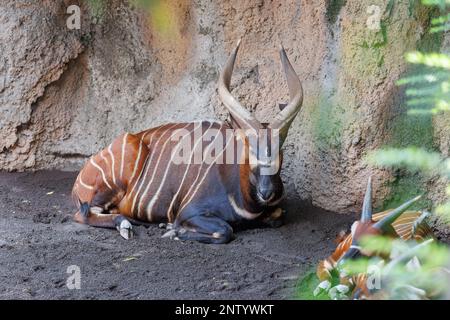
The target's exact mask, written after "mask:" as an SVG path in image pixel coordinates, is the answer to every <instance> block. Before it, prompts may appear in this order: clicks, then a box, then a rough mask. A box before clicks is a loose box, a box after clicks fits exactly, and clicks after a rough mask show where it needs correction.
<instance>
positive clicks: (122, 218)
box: [73, 42, 303, 243]
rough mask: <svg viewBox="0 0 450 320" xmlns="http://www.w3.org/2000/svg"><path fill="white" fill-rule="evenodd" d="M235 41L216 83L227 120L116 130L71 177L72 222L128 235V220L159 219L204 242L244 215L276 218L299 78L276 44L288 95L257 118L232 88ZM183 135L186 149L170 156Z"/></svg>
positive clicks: (223, 235)
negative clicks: (275, 109) (265, 119)
mask: <svg viewBox="0 0 450 320" xmlns="http://www.w3.org/2000/svg"><path fill="white" fill-rule="evenodd" d="M239 43H240V42H239ZM239 43H238V44H237V46H236V48H235V49H234V50H233V52H232V53H231V55H230V57H229V58H228V60H227V63H226V66H225V68H224V69H223V70H222V72H221V75H220V79H219V84H218V92H219V96H220V98H221V100H222V102H223V104H224V105H225V107H226V108H227V109H228V111H229V113H230V116H231V117H230V118H231V121H230V123H229V124H228V123H222V122H215V121H213V122H211V121H201V122H192V123H171V124H166V125H162V126H159V127H156V128H152V129H148V130H145V131H142V132H139V133H137V134H131V133H125V134H123V135H121V136H119V137H118V138H116V139H115V140H114V141H113V142H112V143H111V144H110V145H109V146H108V147H107V148H105V149H104V150H102V151H101V152H99V153H98V154H96V155H94V156H92V157H91V158H90V159H89V161H87V163H86V164H85V165H84V167H83V169H82V170H81V171H80V173H79V175H78V177H77V179H76V182H75V185H74V187H73V197H74V199H75V202H76V204H77V206H78V211H77V212H76V213H75V220H76V221H77V222H80V223H85V224H88V225H91V226H96V227H105V228H117V229H118V230H119V232H120V234H121V235H122V236H123V237H124V238H127V239H128V238H129V237H131V235H132V226H131V223H133V224H135V223H136V224H139V223H148V222H161V223H167V225H168V226H170V230H169V231H168V233H167V235H170V236H171V237H172V238H176V239H181V240H196V241H200V242H205V243H226V242H229V241H230V240H231V239H232V236H233V229H232V226H234V225H235V224H237V223H239V222H242V221H245V220H258V221H264V222H266V223H268V224H278V223H279V222H280V220H281V218H282V210H281V209H280V208H279V207H277V205H278V204H279V203H280V201H281V200H282V198H283V193H284V192H283V183H282V181H281V178H280V170H281V162H282V154H281V146H282V143H283V142H284V140H285V139H286V136H287V134H288V130H289V127H290V125H291V123H292V121H293V120H294V118H295V116H296V115H297V113H298V112H299V110H300V107H301V105H302V101H303V91H302V85H301V82H300V79H299V78H298V76H297V74H296V73H295V71H294V68H293V67H292V65H291V64H290V62H289V60H288V57H287V55H286V52H285V50H284V48H283V47H280V58H281V63H282V66H283V69H284V72H285V75H286V79H287V83H288V88H289V94H290V102H289V103H288V104H287V105H285V106H283V107H280V109H281V110H280V112H279V113H278V114H277V116H276V117H275V118H274V120H273V121H272V122H271V123H270V124H267V123H261V122H259V121H258V120H257V119H256V118H255V117H254V116H253V115H252V114H251V113H250V112H249V111H248V110H247V109H245V108H244V107H243V106H242V105H241V104H240V103H239V102H238V101H237V100H236V99H235V98H234V97H233V96H232V95H231V93H230V82H231V75H232V72H233V67H234V63H235V60H236V56H237V52H238V50H239ZM230 131H232V132H234V133H235V134H232V135H230V134H229V132H230ZM174 137H177V139H176V140H174ZM252 141H256V142H257V143H253V142H252ZM186 142H189V143H190V144H191V145H192V146H193V148H192V151H191V152H190V153H189V154H187V155H186V154H184V157H185V159H187V161H185V162H184V163H176V161H174V160H175V158H176V157H177V156H178V154H179V153H181V152H180V150H181V149H182V147H183V145H184V143H186ZM197 150H200V152H198V151H197ZM199 154H200V160H199V161H194V160H195V159H194V158H196V157H197V158H198V155H199ZM224 159H227V160H229V159H233V160H234V161H231V163H230V161H225V160H224ZM197 160H198V159H197Z"/></svg>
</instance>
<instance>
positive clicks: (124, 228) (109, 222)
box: [74, 203, 133, 240]
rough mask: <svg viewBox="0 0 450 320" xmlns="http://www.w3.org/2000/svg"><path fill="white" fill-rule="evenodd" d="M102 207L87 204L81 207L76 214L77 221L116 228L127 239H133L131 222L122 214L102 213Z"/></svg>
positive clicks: (94, 225)
mask: <svg viewBox="0 0 450 320" xmlns="http://www.w3.org/2000/svg"><path fill="white" fill-rule="evenodd" d="M102 211H103V209H102V208H101V207H92V208H91V207H89V205H88V204H87V203H84V204H82V205H81V206H80V209H79V211H77V212H76V213H75V217H74V218H75V221H77V222H79V223H83V224H87V225H90V226H93V227H100V228H111V229H113V228H115V229H117V230H118V231H119V233H120V235H121V236H122V237H123V238H125V239H127V240H128V239H130V238H132V237H133V227H132V226H131V223H130V221H128V219H127V218H126V217H125V216H123V215H121V214H120V213H102Z"/></svg>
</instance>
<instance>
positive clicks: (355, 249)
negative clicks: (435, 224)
mask: <svg viewBox="0 0 450 320" xmlns="http://www.w3.org/2000/svg"><path fill="white" fill-rule="evenodd" d="M420 198H421V196H417V197H415V198H413V199H411V200H409V201H407V202H405V203H404V204H402V205H401V206H399V207H398V208H396V209H394V210H392V211H391V212H389V213H388V214H387V215H386V216H384V217H383V218H381V219H380V220H378V221H374V220H373V219H372V212H373V211H372V178H371V177H369V181H368V183H367V189H366V194H365V196H364V202H363V207H362V212H361V218H360V220H358V221H356V222H354V223H353V225H352V227H351V236H352V243H351V246H350V248H349V249H348V250H347V251H346V252H345V253H344V254H343V255H342V257H341V258H340V260H339V263H343V262H344V261H345V260H348V259H354V258H357V257H358V256H360V255H361V254H362V253H361V249H360V246H359V240H360V239H361V238H362V237H364V236H369V235H388V236H397V234H396V232H395V230H394V228H393V226H392V223H394V222H395V221H396V220H397V219H398V218H399V217H400V216H401V215H402V214H403V213H405V211H406V210H407V209H408V208H409V207H410V206H411V205H412V204H413V203H415V202H416V201H417V200H419V199H420Z"/></svg>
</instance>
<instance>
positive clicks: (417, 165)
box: [368, 147, 444, 173]
mask: <svg viewBox="0 0 450 320" xmlns="http://www.w3.org/2000/svg"><path fill="white" fill-rule="evenodd" d="M368 161H369V162H370V163H372V164H374V165H378V166H381V167H391V168H392V167H393V168H407V169H408V170H410V171H411V172H414V173H416V172H423V171H424V172H427V173H437V172H438V173H441V172H443V171H444V160H443V158H442V156H441V155H440V154H438V153H431V152H428V151H426V150H424V149H420V148H416V147H410V148H406V149H400V150H399V149H395V148H386V149H380V150H377V151H375V152H373V153H371V154H370V155H369V156H368Z"/></svg>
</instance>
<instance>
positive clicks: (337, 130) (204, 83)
mask: <svg viewBox="0 0 450 320" xmlns="http://www.w3.org/2000/svg"><path fill="white" fill-rule="evenodd" d="M144 2H145V1H144ZM140 3H143V2H142V1H141V2H140ZM393 3H394V4H393V5H392V1H387V0H327V1H319V0H313V1H310V0H273V1H268V0H266V1H263V0H249V1H238V0H226V1H211V0H167V1H164V2H159V1H156V0H154V1H147V4H148V5H147V7H145V8H143V7H139V6H137V5H134V4H132V3H131V2H127V1H121V0H113V1H103V0H86V1H81V0H80V1H69V0H66V1H61V0H58V1H47V0H4V1H2V2H1V4H0V25H1V26H2V28H1V29H0V43H1V48H0V53H1V54H0V113H1V116H0V168H1V169H3V170H19V171H21V170H36V169H68V170H69V169H77V168H79V167H80V166H81V164H82V163H83V161H84V160H85V159H86V158H87V157H88V156H90V155H91V154H93V153H94V152H96V151H98V150H99V149H101V148H103V147H104V146H105V145H107V144H108V143H109V142H110V141H111V139H112V138H113V137H115V136H116V135H118V134H120V133H122V132H124V131H130V132H135V131H139V130H141V129H145V128H148V127H152V126H156V125H158V124H161V123H165V122H169V121H170V122H172V121H190V120H198V119H210V118H220V119H225V118H226V113H225V110H224V108H223V107H222V105H221V104H220V102H219V100H218V98H217V93H216V81H217V78H218V74H219V72H220V68H221V66H223V64H224V62H225V60H226V57H227V55H228V53H229V52H230V50H231V49H232V47H233V46H234V44H235V42H236V40H237V39H238V38H240V37H242V38H243V43H242V47H241V51H240V54H239V58H238V62H237V66H236V69H235V75H234V78H233V81H232V86H233V87H234V90H233V93H234V95H235V96H236V97H237V98H238V99H239V100H240V101H241V102H242V103H243V104H244V105H245V106H247V107H248V108H250V109H251V110H253V111H254V112H255V113H256V115H257V117H258V118H259V119H260V120H263V121H270V119H271V118H272V117H273V115H274V114H275V112H276V111H277V110H278V109H277V105H278V104H279V103H282V102H286V101H287V99H288V92H287V87H286V84H285V81H284V76H283V74H282V73H281V68H280V63H279V59H278V52H277V48H278V45H279V43H280V42H282V43H283V44H284V46H285V47H286V50H287V52H288V55H289V57H290V59H291V62H292V63H293V65H294V67H295V69H296V70H297V72H298V74H299V75H300V77H301V79H302V80H303V84H304V92H305V99H304V105H303V109H302V111H301V112H300V114H299V116H298V117H297V118H296V120H295V121H294V123H293V125H292V128H291V131H290V135H289V138H288V140H287V141H286V144H285V167H284V180H285V181H286V183H288V184H291V185H292V186H293V187H294V188H293V190H296V193H297V194H298V196H299V197H301V198H302V199H306V200H310V201H311V202H312V203H313V204H314V205H316V206H319V207H322V208H325V209H327V210H333V211H336V212H354V211H357V210H359V207H360V205H361V201H362V194H363V190H364V188H365V184H366V181H367V177H368V176H369V174H373V176H374V178H373V179H374V189H375V190H376V193H377V199H379V201H378V203H377V204H376V205H377V206H378V207H382V206H390V205H394V204H395V203H397V202H400V201H401V200H402V199H400V198H399V197H398V196H397V197H396V198H395V197H391V196H390V195H392V194H394V193H395V194H399V193H400V194H401V195H403V196H404V197H406V198H407V197H409V196H410V195H413V194H415V193H416V192H417V191H418V189H420V188H421V186H423V185H428V186H429V187H430V186H431V187H430V188H431V192H430V198H432V199H435V198H436V195H435V193H436V192H437V191H436V192H435V191H434V189H433V184H432V183H431V184H430V182H427V181H419V180H420V179H418V178H417V177H415V176H407V175H406V176H405V175H399V174H398V173H395V172H394V173H392V172H388V171H385V170H377V169H374V168H371V167H370V166H369V165H368V164H367V163H366V162H365V161H364V157H365V156H366V154H367V152H369V151H371V150H374V149H376V148H378V147H381V146H385V145H392V146H407V145H419V146H424V147H426V148H429V149H433V150H434V149H436V148H437V149H440V151H442V152H443V153H446V154H447V155H448V152H449V144H450V139H449V135H448V132H449V131H448V130H449V129H448V128H449V119H448V118H447V119H438V120H436V119H432V118H429V119H411V118H410V117H409V116H407V115H406V111H405V107H404V95H403V91H402V90H403V89H402V88H399V87H397V86H396V85H395V81H396V80H397V79H399V78H400V77H402V76H403V75H404V74H405V73H406V72H407V71H408V66H407V64H406V63H405V62H404V54H405V53H406V52H408V51H411V50H414V49H425V50H432V49H437V50H439V49H440V48H441V47H442V46H444V45H445V43H448V39H446V41H445V42H443V40H442V39H440V38H439V37H438V36H430V35H429V34H428V32H427V30H428V28H429V20H430V17H431V16H432V15H433V12H432V11H431V10H429V9H426V8H424V7H422V6H419V5H417V4H414V3H413V2H411V1H409V2H408V1H394V2H393ZM70 4H77V5H79V6H80V7H81V21H82V23H81V29H80V30H69V29H68V28H67V27H66V19H67V18H68V17H69V15H68V14H66V8H67V6H69V5H70ZM373 5H375V6H377V7H378V8H379V12H380V19H379V20H380V28H378V29H376V30H374V29H373V28H371V27H369V26H368V23H369V25H370V21H372V20H373V17H372V16H373V14H374V12H373V11H370V12H368V11H367V10H368V8H369V7H370V6H373ZM368 19H372V20H370V21H368ZM433 122H435V123H437V124H436V125H435V126H433V125H432V123H433ZM437 198H439V197H437Z"/></svg>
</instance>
